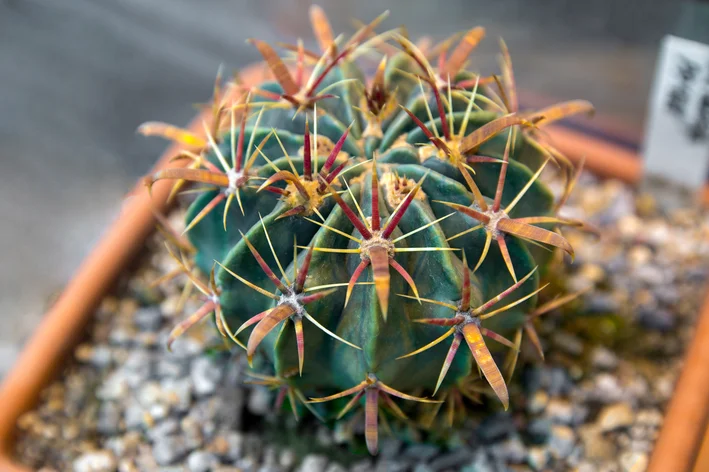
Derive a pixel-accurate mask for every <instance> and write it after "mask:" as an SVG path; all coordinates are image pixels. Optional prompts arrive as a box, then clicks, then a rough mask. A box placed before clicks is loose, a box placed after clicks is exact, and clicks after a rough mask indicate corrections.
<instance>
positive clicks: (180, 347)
mask: <svg viewBox="0 0 709 472" xmlns="http://www.w3.org/2000/svg"><path fill="white" fill-rule="evenodd" d="M165 341H167V339H165ZM202 350H203V346H202V343H200V342H199V341H198V340H197V339H194V338H191V337H190V336H187V335H183V336H180V337H179V338H177V339H175V342H173V343H172V351H171V355H173V356H175V357H176V358H178V359H186V358H190V357H194V356H197V355H199V354H201V353H202Z"/></svg>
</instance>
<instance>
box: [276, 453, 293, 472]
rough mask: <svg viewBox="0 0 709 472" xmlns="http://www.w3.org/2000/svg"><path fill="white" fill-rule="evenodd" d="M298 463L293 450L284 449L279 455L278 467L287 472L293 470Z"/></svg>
mask: <svg viewBox="0 0 709 472" xmlns="http://www.w3.org/2000/svg"><path fill="white" fill-rule="evenodd" d="M297 461H298V456H297V455H296V454H295V451H294V450H293V449H289V448H286V449H283V450H282V451H281V453H280V454H279V455H278V465H280V466H281V467H282V468H283V469H286V470H291V469H292V468H293V466H295V463H296V462H297Z"/></svg>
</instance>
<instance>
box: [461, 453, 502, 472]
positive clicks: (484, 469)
mask: <svg viewBox="0 0 709 472" xmlns="http://www.w3.org/2000/svg"><path fill="white" fill-rule="evenodd" d="M498 470H500V471H501V470H506V468H504V467H503V468H497V467H495V466H494V465H493V464H492V463H491V462H490V460H489V459H488V457H487V455H486V454H485V452H484V451H482V450H477V451H475V454H474V456H473V459H472V460H471V461H470V462H469V463H468V464H467V465H466V466H465V467H462V468H461V469H460V472H497V471H498Z"/></svg>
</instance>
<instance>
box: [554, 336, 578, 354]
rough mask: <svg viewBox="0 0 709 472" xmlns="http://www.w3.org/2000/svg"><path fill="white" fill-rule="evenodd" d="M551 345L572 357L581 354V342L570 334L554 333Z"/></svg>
mask: <svg viewBox="0 0 709 472" xmlns="http://www.w3.org/2000/svg"><path fill="white" fill-rule="evenodd" d="M552 343H553V344H554V346H555V347H557V348H558V349H560V350H561V351H563V352H565V353H567V354H570V355H572V356H580V355H581V354H583V341H582V340H581V339H579V338H578V337H576V336H574V335H573V334H571V333H567V332H565V331H558V330H557V331H555V332H554V334H553V336H552Z"/></svg>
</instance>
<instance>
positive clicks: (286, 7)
mask: <svg viewBox="0 0 709 472" xmlns="http://www.w3.org/2000/svg"><path fill="white" fill-rule="evenodd" d="M309 4H310V2H307V1H303V0H261V1H259V2H255V1H250V2H247V1H245V0H200V1H195V0H103V1H95V0H0V112H1V113H0V322H1V323H2V325H1V326H2V328H1V329H0V377H2V375H3V373H4V372H5V371H6V370H7V368H9V366H10V365H11V363H12V361H13V359H14V357H15V356H16V354H17V352H18V350H19V349H20V347H21V346H22V344H23V342H24V341H25V340H26V339H27V337H28V336H29V335H30V334H31V332H32V331H33V329H34V328H35V326H36V325H37V323H38V322H39V320H40V319H41V316H42V313H43V311H44V308H45V306H46V304H47V302H48V300H49V299H50V298H51V296H52V295H53V294H55V293H56V292H58V291H59V290H61V287H62V285H63V284H64V283H66V281H67V280H68V279H69V277H70V276H71V274H72V272H73V271H74V270H75V269H76V268H77V266H78V265H79V263H80V262H81V260H82V259H83V258H84V257H85V256H86V254H87V253H88V252H89V251H90V249H91V247H92V246H93V244H94V243H95V242H96V241H97V239H98V238H99V237H100V236H101V233H102V231H103V230H104V228H106V226H107V225H108V224H109V223H110V222H111V220H112V219H113V218H114V217H115V216H116V214H117V213H118V211H119V209H120V206H121V201H122V195H124V194H125V193H126V192H127V191H128V190H129V189H130V188H131V187H132V186H133V185H134V183H135V181H136V179H138V178H139V177H140V176H142V175H143V174H145V173H146V172H147V171H148V169H149V168H150V166H151V165H152V164H153V163H154V161H155V159H156V158H157V156H158V155H159V154H160V152H161V151H162V150H163V149H164V147H165V146H166V143H165V142H163V141H161V140H159V139H155V138H153V139H147V138H143V137H141V136H138V135H136V133H135V130H136V128H137V126H138V125H139V124H141V123H142V122H144V121H147V120H161V121H167V122H170V123H174V124H179V125H183V124H186V123H187V122H188V121H189V120H190V118H191V117H192V116H193V115H194V114H195V109H194V107H193V105H192V104H194V103H198V102H203V101H206V100H207V99H208V98H209V96H210V94H211V87H212V84H213V80H214V77H215V74H216V72H217V69H218V67H219V65H220V64H224V65H225V67H226V68H225V70H226V71H229V70H231V69H233V68H239V67H243V66H245V65H247V64H249V63H250V62H253V61H255V60H258V59H259V56H258V54H257V52H256V51H255V49H254V48H253V47H252V46H250V45H248V44H247V43H246V41H245V40H246V39H247V38H249V37H259V38H261V39H264V40H267V41H269V42H273V41H277V40H288V41H290V42H292V40H293V39H294V38H296V37H302V38H303V39H304V40H305V41H306V45H307V44H312V32H311V29H310V25H309V22H308V13H307V10H308V6H309ZM319 4H320V5H321V6H322V7H324V8H325V10H326V12H327V13H328V15H329V17H330V20H331V23H332V26H333V28H334V30H335V31H337V32H339V31H346V32H352V31H353V26H352V23H351V21H350V20H351V19H352V18H358V19H361V20H364V21H370V20H371V19H373V18H374V17H375V16H377V15H378V14H379V13H381V12H382V11H384V10H386V9H389V10H391V15H390V17H389V19H387V20H386V22H385V24H384V25H383V28H390V27H394V26H398V25H401V24H405V25H406V26H407V27H408V30H409V33H410V35H411V36H412V37H413V38H418V37H420V36H423V35H430V36H432V37H433V38H434V39H442V38H444V37H447V36H448V35H450V34H451V33H453V32H455V31H458V30H462V29H467V28H470V27H472V26H476V25H482V26H485V27H486V28H487V31H488V36H487V38H486V40H485V41H484V42H483V44H482V45H481V47H480V48H479V50H478V51H477V53H476V54H475V56H474V57H475V58H476V63H475V65H476V66H477V68H479V70H480V71H481V72H483V73H490V72H493V71H496V70H497V69H496V62H495V60H496V59H495V58H496V54H497V51H498V48H497V37H500V36H502V37H504V38H505V40H506V41H507V44H508V46H509V48H510V50H511V53H512V58H513V62H514V65H515V72H516V75H517V82H518V85H519V87H520V88H521V89H523V90H525V91H527V92H528V93H527V95H526V98H527V99H528V100H531V101H540V102H541V103H552V100H565V99H571V98H586V99H589V100H591V101H592V102H593V103H594V105H596V108H597V109H598V112H599V115H601V116H603V117H604V119H603V123H599V125H600V124H602V125H603V126H605V128H606V131H608V129H611V132H612V134H614V136H615V137H616V138H617V139H619V140H621V141H622V142H624V143H625V144H626V145H627V146H630V147H632V146H635V145H637V144H638V142H639V139H640V138H639V137H640V135H641V130H642V126H643V121H644V116H645V111H646V101H647V97H648V93H649V89H650V86H651V82H652V76H653V72H654V64H655V60H656V56H657V48H658V45H659V42H660V40H661V38H662V37H663V36H664V35H665V34H667V33H669V32H671V31H672V29H673V27H674V26H675V23H676V21H677V16H678V14H679V9H678V2H673V1H671V0H652V1H651V0H595V1H591V2H579V1H578V0H495V1H490V0H488V1H483V0H446V1H445V2H438V1H431V0H429V1H424V0H358V1H356V2H355V1H347V0H320V2H319ZM523 98H525V96H523ZM596 121H599V120H596Z"/></svg>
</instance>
